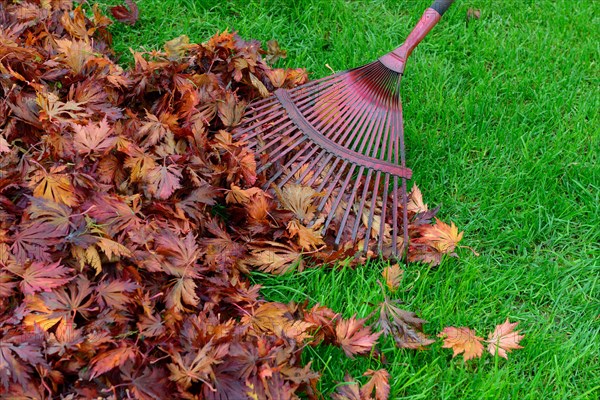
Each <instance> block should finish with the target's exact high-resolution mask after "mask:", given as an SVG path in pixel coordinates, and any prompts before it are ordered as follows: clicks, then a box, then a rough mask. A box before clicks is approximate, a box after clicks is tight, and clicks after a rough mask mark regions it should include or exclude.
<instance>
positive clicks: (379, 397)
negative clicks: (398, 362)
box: [360, 369, 390, 400]
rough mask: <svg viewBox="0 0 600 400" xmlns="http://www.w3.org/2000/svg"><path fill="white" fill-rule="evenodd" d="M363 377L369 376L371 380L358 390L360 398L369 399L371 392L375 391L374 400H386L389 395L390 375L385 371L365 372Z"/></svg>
mask: <svg viewBox="0 0 600 400" xmlns="http://www.w3.org/2000/svg"><path fill="white" fill-rule="evenodd" d="M363 376H370V377H371V379H369V381H368V382H367V383H365V384H364V385H363V387H361V388H360V396H361V398H363V399H370V398H371V394H372V393H373V390H375V400H387V398H388V397H389V395H390V384H389V379H390V374H389V372H387V371H386V370H385V369H379V370H377V371H373V370H372V369H369V370H367V372H365V373H364V374H363Z"/></svg>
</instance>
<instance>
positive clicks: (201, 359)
mask: <svg viewBox="0 0 600 400" xmlns="http://www.w3.org/2000/svg"><path fill="white" fill-rule="evenodd" d="M228 351H229V343H223V344H219V345H216V346H215V345H214V344H213V343H212V342H208V343H207V344H206V345H204V346H203V347H202V348H200V349H199V350H198V351H197V352H196V353H193V352H189V353H185V354H184V355H183V356H182V355H181V354H180V353H179V352H177V351H173V352H170V353H169V354H170V355H171V360H172V361H173V362H172V363H170V364H168V365H167V368H168V369H169V371H170V372H171V374H170V376H169V379H170V380H172V381H174V382H176V383H177V385H178V386H180V387H181V388H182V389H184V390H187V389H188V388H189V387H190V386H192V383H195V382H204V383H207V384H208V381H209V379H210V378H209V375H210V373H211V372H212V367H213V366H214V365H215V364H218V363H220V362H222V360H223V358H224V357H225V356H227V354H228Z"/></svg>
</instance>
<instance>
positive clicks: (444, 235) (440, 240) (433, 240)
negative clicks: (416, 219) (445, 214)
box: [416, 218, 463, 254]
mask: <svg viewBox="0 0 600 400" xmlns="http://www.w3.org/2000/svg"><path fill="white" fill-rule="evenodd" d="M462 237H463V232H460V233H459V232H458V228H457V227H456V225H454V222H452V223H451V225H448V224H446V223H445V222H442V221H440V220H439V219H437V218H436V219H435V225H425V226H424V227H423V228H422V236H421V237H420V238H418V239H416V241H417V242H419V243H426V244H429V245H431V246H432V247H434V248H435V249H436V250H437V251H439V252H440V253H443V254H448V253H452V252H453V251H454V249H455V248H456V245H457V244H458V242H460V241H461V239H462Z"/></svg>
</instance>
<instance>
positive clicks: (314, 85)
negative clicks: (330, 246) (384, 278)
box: [234, 0, 453, 256]
mask: <svg viewBox="0 0 600 400" xmlns="http://www.w3.org/2000/svg"><path fill="white" fill-rule="evenodd" d="M452 2H453V0H437V1H435V2H434V4H433V5H432V6H431V7H430V8H428V9H427V10H425V12H424V14H423V16H422V17H421V19H420V20H419V22H418V23H417V25H416V26H415V27H414V29H413V30H412V31H411V33H410V34H409V36H408V37H407V39H406V41H405V42H404V43H403V44H402V46H400V47H399V48H397V49H396V50H394V51H392V52H390V53H388V54H386V55H384V56H382V57H380V58H379V59H378V60H377V61H374V62H372V63H370V64H367V65H364V66H362V67H358V68H354V69H350V70H347V71H343V72H340V73H337V74H335V75H332V76H328V77H325V78H322V79H319V80H315V81H311V82H308V83H306V84H304V85H301V86H298V87H296V88H293V89H290V90H285V89H278V90H276V91H275V92H274V96H271V97H269V98H266V99H263V100H259V101H257V102H255V103H252V104H251V105H250V106H249V107H248V109H247V111H246V114H245V116H244V119H243V120H242V121H241V124H240V126H239V127H238V128H237V129H236V131H235V132H234V138H237V139H240V140H244V141H245V142H247V144H248V145H249V146H250V147H251V148H252V149H253V150H254V151H255V153H256V154H257V155H258V157H259V159H260V160H261V161H262V163H261V164H262V165H261V166H260V168H259V169H258V172H263V171H267V172H268V174H267V177H268V180H267V182H266V184H265V188H268V187H270V186H271V185H276V186H277V187H278V188H280V189H281V188H284V186H285V185H287V184H292V183H295V184H302V185H306V186H310V187H313V188H314V189H315V190H316V192H318V193H319V204H318V206H317V207H316V211H317V212H315V213H314V215H315V217H314V219H313V220H312V221H311V222H310V224H309V227H310V226H311V225H315V224H319V225H315V227H317V226H318V227H320V228H321V229H322V231H323V232H326V231H327V229H329V228H330V227H331V226H332V225H335V227H336V231H337V233H336V236H335V244H336V245H339V244H340V243H345V242H347V241H350V242H356V241H357V240H358V239H359V238H360V237H361V236H362V239H363V240H364V245H363V250H364V251H367V250H368V249H369V240H370V238H371V235H374V236H376V237H377V249H378V251H379V252H383V253H385V254H386V255H387V254H391V255H393V256H398V255H399V254H401V253H403V252H404V251H405V250H406V249H407V248H408V240H409V238H408V211H407V203H408V195H407V188H406V180H407V179H410V178H411V176H412V171H411V170H410V169H409V168H407V167H406V157H405V149H404V129H403V118H402V103H401V99H400V82H401V78H402V74H403V71H404V66H405V63H406V59H407V57H408V56H409V55H410V53H411V52H412V51H413V49H414V48H415V47H416V46H417V45H418V44H419V42H420V41H421V40H422V39H423V38H424V37H425V36H426V35H427V33H428V32H429V31H430V30H431V29H432V28H433V27H434V26H435V25H436V23H437V22H438V21H439V20H440V17H441V15H442V14H443V13H444V12H445V11H446V9H447V8H448V7H449V6H450V5H451V4H452ZM399 198H400V199H399ZM399 200H400V201H401V204H399ZM400 212H401V213H402V225H401V229H402V237H403V240H402V241H399V240H398V236H399V235H398V233H399V232H398V231H399V229H400V226H399V224H398V222H399V215H398V214H399V213H400ZM322 213H324V214H325V217H324V218H321V219H320V220H318V217H319V216H320V215H321V214H322ZM321 224H322V225H321ZM365 228H366V229H365Z"/></svg>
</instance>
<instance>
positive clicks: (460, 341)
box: [438, 326, 483, 361]
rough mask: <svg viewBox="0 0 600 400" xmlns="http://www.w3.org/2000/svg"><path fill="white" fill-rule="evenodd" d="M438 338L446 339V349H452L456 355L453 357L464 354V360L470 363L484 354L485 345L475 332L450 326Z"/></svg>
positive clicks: (444, 346)
mask: <svg viewBox="0 0 600 400" xmlns="http://www.w3.org/2000/svg"><path fill="white" fill-rule="evenodd" d="M438 337H441V338H444V344H443V345H442V347H443V348H444V349H452V350H453V351H454V354H453V355H452V357H453V358H454V357H456V356H457V355H459V354H461V353H464V354H463V358H464V359H465V361H468V360H470V359H472V358H479V357H481V354H482V353H483V344H481V341H482V340H483V338H480V337H479V336H477V335H476V333H475V331H474V330H472V329H469V328H466V327H460V328H455V327H453V326H449V327H446V328H444V330H442V332H440V333H439V334H438Z"/></svg>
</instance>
